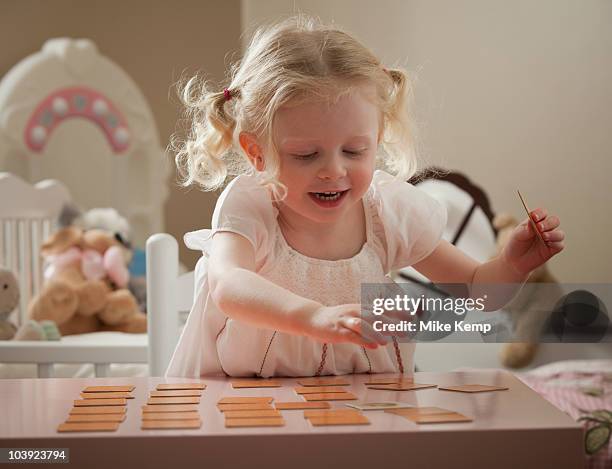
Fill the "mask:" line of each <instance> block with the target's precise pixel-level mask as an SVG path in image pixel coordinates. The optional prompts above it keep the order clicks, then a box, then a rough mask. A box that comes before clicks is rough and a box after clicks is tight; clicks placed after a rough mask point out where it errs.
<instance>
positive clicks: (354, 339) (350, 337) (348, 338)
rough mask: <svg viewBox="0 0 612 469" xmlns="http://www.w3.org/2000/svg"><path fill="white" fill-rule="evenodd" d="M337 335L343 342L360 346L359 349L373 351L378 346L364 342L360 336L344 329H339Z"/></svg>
mask: <svg viewBox="0 0 612 469" xmlns="http://www.w3.org/2000/svg"><path fill="white" fill-rule="evenodd" d="M339 334H340V337H341V338H342V339H343V340H344V341H345V342H351V343H353V344H357V345H360V346H361V347H367V348H370V349H375V348H377V347H378V344H375V343H372V342H368V341H366V340H365V339H364V338H363V337H361V335H359V334H357V333H356V332H355V331H353V330H351V329H348V328H346V327H343V328H342V329H340V331H339Z"/></svg>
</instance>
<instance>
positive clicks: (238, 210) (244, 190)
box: [185, 175, 277, 257]
mask: <svg viewBox="0 0 612 469" xmlns="http://www.w3.org/2000/svg"><path fill="white" fill-rule="evenodd" d="M276 217H277V213H276V208H275V207H274V206H273V204H272V199H271V197H270V193H269V191H268V189H267V188H266V187H264V186H262V185H261V184H259V182H258V181H257V179H256V178H255V176H251V175H240V176H237V177H236V178H234V179H233V180H232V181H231V182H230V183H229V184H228V185H227V186H226V187H225V189H224V190H223V191H222V192H221V195H219V198H218V199H217V203H216V205H215V210H214V212H213V216H212V221H211V228H210V229H203V230H198V231H193V232H190V233H187V234H186V235H185V243H186V244H187V246H188V247H189V248H191V249H197V250H202V251H204V252H207V251H208V250H209V249H210V242H211V239H212V236H213V235H214V234H215V233H217V232H220V231H228V232H232V233H237V234H239V235H241V236H243V237H245V238H246V239H247V240H248V241H249V242H250V243H251V244H252V245H253V248H254V249H255V252H256V255H257V257H260V256H263V255H264V254H265V252H267V251H268V250H269V247H270V242H271V241H272V239H273V233H274V230H275V224H276Z"/></svg>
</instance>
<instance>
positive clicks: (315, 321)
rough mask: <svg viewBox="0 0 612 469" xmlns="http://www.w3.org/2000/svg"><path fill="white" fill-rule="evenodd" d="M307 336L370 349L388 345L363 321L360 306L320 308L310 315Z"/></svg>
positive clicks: (380, 335)
mask: <svg viewBox="0 0 612 469" xmlns="http://www.w3.org/2000/svg"><path fill="white" fill-rule="evenodd" d="M306 335H308V336H310V337H312V338H314V339H317V340H319V341H321V342H328V343H339V342H351V343H354V344H357V345H360V346H362V347H367V348H370V349H375V348H377V347H378V346H379V345H386V344H387V343H388V340H387V339H386V338H385V337H384V336H383V335H382V334H381V333H380V332H377V331H375V330H374V328H373V327H372V325H371V324H369V323H368V322H367V321H365V320H363V319H362V317H361V305H360V304H345V305H338V306H322V307H320V308H319V309H317V310H315V311H314V313H312V314H311V315H310V317H309V321H308V325H307V330H306Z"/></svg>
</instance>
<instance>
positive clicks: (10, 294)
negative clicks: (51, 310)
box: [0, 268, 60, 340]
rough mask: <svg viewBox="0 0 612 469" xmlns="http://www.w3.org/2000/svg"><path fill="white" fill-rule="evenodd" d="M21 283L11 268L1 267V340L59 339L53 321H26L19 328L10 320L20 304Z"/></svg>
mask: <svg viewBox="0 0 612 469" xmlns="http://www.w3.org/2000/svg"><path fill="white" fill-rule="evenodd" d="M20 296H21V295H20V292H19V283H18V282H17V278H16V277H15V274H13V272H11V271H10V270H7V269H4V268H0V340H11V339H12V340H59V339H60V333H59V330H58V329H57V326H56V324H55V323H54V322H53V321H41V322H37V321H34V320H33V319H30V320H28V321H26V322H25V323H24V324H22V325H21V326H20V327H19V328H16V327H15V325H14V324H13V323H11V322H10V321H9V320H8V317H9V315H10V314H11V312H12V311H13V310H14V309H15V308H16V307H17V305H18V304H19V298H20Z"/></svg>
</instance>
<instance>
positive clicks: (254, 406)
mask: <svg viewBox="0 0 612 469" xmlns="http://www.w3.org/2000/svg"><path fill="white" fill-rule="evenodd" d="M217 409H219V410H220V411H221V412H227V411H228V410H274V408H273V407H272V406H271V405H270V404H267V403H265V402H254V403H253V404H217Z"/></svg>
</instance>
